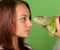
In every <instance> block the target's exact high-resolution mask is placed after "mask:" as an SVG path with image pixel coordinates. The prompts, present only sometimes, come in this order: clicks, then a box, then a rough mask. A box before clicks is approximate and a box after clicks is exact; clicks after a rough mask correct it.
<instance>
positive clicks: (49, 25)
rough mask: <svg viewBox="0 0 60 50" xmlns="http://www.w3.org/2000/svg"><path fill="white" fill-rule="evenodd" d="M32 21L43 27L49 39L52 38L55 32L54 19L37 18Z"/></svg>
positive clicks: (47, 17) (46, 17)
mask: <svg viewBox="0 0 60 50" xmlns="http://www.w3.org/2000/svg"><path fill="white" fill-rule="evenodd" d="M34 21H35V22H36V23H38V24H39V25H41V26H42V27H44V28H45V29H46V30H47V31H48V32H49V36H50V37H54V34H55V31H56V23H55V17H49V16H37V17H35V18H34Z"/></svg>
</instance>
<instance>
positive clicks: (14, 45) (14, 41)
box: [12, 36, 20, 50]
mask: <svg viewBox="0 0 60 50" xmlns="http://www.w3.org/2000/svg"><path fill="white" fill-rule="evenodd" d="M12 43H13V47H14V49H15V50H20V48H19V46H18V37H16V36H13V38H12Z"/></svg>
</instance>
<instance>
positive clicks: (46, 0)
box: [25, 0, 60, 50]
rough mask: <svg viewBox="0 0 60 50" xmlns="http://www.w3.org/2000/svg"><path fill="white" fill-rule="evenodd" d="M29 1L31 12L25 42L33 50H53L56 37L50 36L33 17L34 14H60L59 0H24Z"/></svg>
mask: <svg viewBox="0 0 60 50" xmlns="http://www.w3.org/2000/svg"><path fill="white" fill-rule="evenodd" d="M25 1H26V2H28V3H29V5H30V8H31V13H32V23H33V26H32V28H31V32H30V36H29V38H26V39H25V42H26V43H28V44H30V45H31V46H32V48H33V50H53V47H54V45H55V43H56V41H57V39H56V38H50V37H49V36H48V32H47V31H46V30H45V29H44V28H42V27H41V26H40V25H38V24H36V23H35V22H34V21H33V19H34V17H36V16H39V15H40V16H57V15H59V14H60V0H25Z"/></svg>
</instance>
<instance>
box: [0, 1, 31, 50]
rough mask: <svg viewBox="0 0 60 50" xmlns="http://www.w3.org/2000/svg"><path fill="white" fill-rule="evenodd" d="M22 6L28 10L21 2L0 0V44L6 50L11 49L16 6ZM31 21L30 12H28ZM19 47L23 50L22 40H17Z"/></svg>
mask: <svg viewBox="0 0 60 50" xmlns="http://www.w3.org/2000/svg"><path fill="white" fill-rule="evenodd" d="M20 3H22V4H24V5H26V7H27V8H28V9H29V11H30V8H29V5H28V3H27V2H25V1H22V0H2V1H0V44H2V45H3V47H4V48H5V49H7V50H11V49H13V45H12V34H14V33H15V31H16V16H15V15H16V14H15V11H16V10H15V8H16V4H20ZM30 20H31V11H30ZM18 42H19V47H21V50H24V49H23V48H24V40H23V38H20V37H19V38H18Z"/></svg>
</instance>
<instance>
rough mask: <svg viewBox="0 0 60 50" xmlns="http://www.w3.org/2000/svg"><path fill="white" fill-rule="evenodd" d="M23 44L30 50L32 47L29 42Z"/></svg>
mask: <svg viewBox="0 0 60 50" xmlns="http://www.w3.org/2000/svg"><path fill="white" fill-rule="evenodd" d="M24 46H25V48H26V49H27V50H32V47H31V46H30V45H29V44H27V43H25V44H24Z"/></svg>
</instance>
